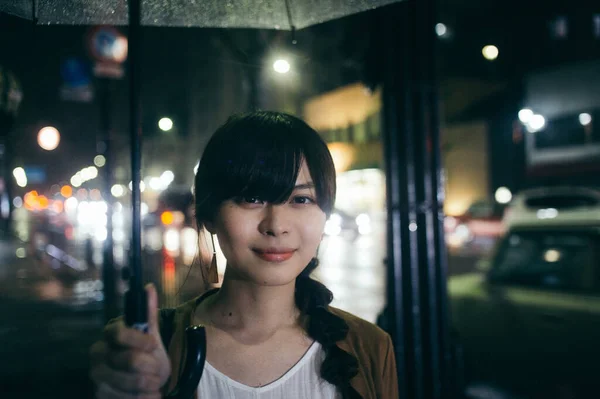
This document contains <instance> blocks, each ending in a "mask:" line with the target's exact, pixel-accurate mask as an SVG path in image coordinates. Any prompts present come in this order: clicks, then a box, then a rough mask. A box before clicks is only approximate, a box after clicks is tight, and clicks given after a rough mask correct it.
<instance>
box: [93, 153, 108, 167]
mask: <svg viewBox="0 0 600 399" xmlns="http://www.w3.org/2000/svg"><path fill="white" fill-rule="evenodd" d="M94 165H96V166H97V167H99V168H101V167H103V166H104V165H106V157H105V156H104V155H96V156H95V157H94Z"/></svg>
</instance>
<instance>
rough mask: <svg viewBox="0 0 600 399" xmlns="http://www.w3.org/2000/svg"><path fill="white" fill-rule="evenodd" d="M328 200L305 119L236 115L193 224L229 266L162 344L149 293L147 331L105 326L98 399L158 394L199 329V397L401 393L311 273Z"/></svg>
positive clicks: (376, 333) (205, 173) (378, 344)
mask: <svg viewBox="0 0 600 399" xmlns="http://www.w3.org/2000/svg"><path fill="white" fill-rule="evenodd" d="M334 201H335V169H334V165H333V161H332V158H331V155H330V153H329V151H328V149H327V146H326V144H325V143H324V142H323V140H322V139H321V138H320V136H319V135H318V134H317V133H316V132H315V131H314V130H313V129H311V128H310V127H309V126H308V125H307V124H305V123H304V122H302V121H301V120H299V119H297V118H295V117H292V116H289V115H286V114H280V113H275V112H255V113H251V114H247V115H243V116H237V117H232V118H231V119H230V120H229V121H228V122H227V123H226V124H225V125H223V126H222V127H221V128H219V129H218V130H217V132H216V133H215V134H214V136H213V137H212V138H211V140H210V141H209V143H208V144H207V146H206V149H205V150H204V154H203V156H202V159H201V161H200V165H199V167H198V172H197V174H196V181H195V202H196V220H197V223H198V226H199V228H205V229H206V230H207V231H208V232H209V233H210V234H214V235H216V236H217V238H218V241H219V244H220V247H221V249H222V251H223V254H224V255H225V257H226V259H227V268H226V272H225V275H224V278H223V283H222V286H221V288H220V289H217V290H212V291H209V292H207V293H205V294H204V295H202V296H201V297H200V298H198V299H196V300H194V301H191V302H189V303H187V304H184V305H182V306H181V307H179V308H178V309H177V310H176V312H175V316H174V321H173V326H174V327H173V329H174V331H173V334H172V338H171V339H170V342H169V343H168V345H167V347H168V348H166V349H165V347H164V346H163V344H162V343H161V337H160V333H159V331H160V329H159V325H158V324H159V321H158V315H157V299H156V298H157V297H156V291H155V289H154V288H153V287H152V286H150V287H147V291H148V298H149V300H148V302H149V303H148V314H149V325H150V333H149V334H147V335H145V334H142V333H140V332H138V331H135V330H132V329H129V328H127V327H126V326H125V325H124V324H123V322H122V321H117V322H115V323H112V324H110V325H109V326H108V327H107V329H106V334H105V338H104V339H103V340H102V341H101V342H98V343H96V344H95V345H94V347H93V348H92V358H93V363H92V364H93V365H92V378H93V380H94V381H95V382H96V384H97V396H98V397H99V398H134V397H135V398H160V397H161V392H162V393H164V392H169V390H170V389H172V388H173V387H174V386H175V384H176V382H177V377H178V376H179V372H180V363H181V358H182V355H183V346H184V344H185V336H184V330H185V328H186V327H188V326H190V325H193V324H199V325H203V326H204V327H205V328H206V336H207V355H206V364H205V368H204V374H203V376H202V379H201V380H200V384H199V386H198V391H197V397H198V398H236V399H237V398H239V399H243V398H260V399H271V398H287V399H300V398H310V399H330V398H331V399H333V398H336V399H337V398H344V399H346V398H363V399H371V398H384V399H392V398H397V397H398V387H397V375H396V364H395V358H394V351H393V347H392V343H391V339H390V337H389V335H387V334H386V333H385V332H383V331H382V330H380V329H379V328H378V327H376V326H374V325H372V324H370V323H368V322H366V321H364V320H361V319H359V318H357V317H355V316H353V315H351V314H349V313H346V312H343V311H341V310H339V309H336V308H333V307H330V306H329V303H330V302H331V301H332V293H331V292H330V291H329V290H328V289H327V288H326V287H325V286H324V285H323V284H321V283H319V282H318V281H316V280H313V279H312V278H310V274H311V272H312V271H313V270H314V269H315V268H316V267H317V265H318V261H317V259H316V254H317V249H318V246H319V243H320V242H321V239H322V238H323V230H324V226H325V221H326V220H327V217H328V215H329V214H330V213H331V211H332V209H333V205H334Z"/></svg>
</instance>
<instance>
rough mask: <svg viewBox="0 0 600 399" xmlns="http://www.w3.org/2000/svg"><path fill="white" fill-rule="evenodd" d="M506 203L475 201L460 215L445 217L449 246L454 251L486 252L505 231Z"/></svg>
mask: <svg viewBox="0 0 600 399" xmlns="http://www.w3.org/2000/svg"><path fill="white" fill-rule="evenodd" d="M505 207H506V206H505V205H503V204H500V203H498V202H494V201H487V200H480V201H475V202H474V203H472V204H471V206H469V208H468V209H467V211H466V212H465V213H463V214H462V215H460V216H447V217H446V218H445V219H444V232H445V235H446V242H447V245H448V247H449V248H450V250H451V251H453V252H461V251H463V252H464V251H468V252H480V253H481V252H486V251H489V250H491V248H492V247H493V246H494V244H495V243H496V240H498V238H499V237H501V236H502V234H503V233H504V231H505V229H504V225H503V223H502V218H503V217H504V211H505Z"/></svg>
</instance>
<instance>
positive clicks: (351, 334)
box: [329, 306, 390, 345]
mask: <svg viewBox="0 0 600 399" xmlns="http://www.w3.org/2000/svg"><path fill="white" fill-rule="evenodd" d="M329 311H330V312H331V313H333V314H335V315H336V316H338V317H340V318H342V319H343V320H344V321H345V322H346V324H348V336H347V338H346V339H349V340H351V341H360V342H361V343H373V344H376V345H380V344H381V343H382V342H385V341H388V340H389V339H390V336H389V334H388V333H387V332H385V331H384V330H382V329H381V328H380V327H378V326H377V325H375V324H373V323H371V322H369V321H367V320H365V319H362V318H360V317H358V316H355V315H353V314H352V313H349V312H346V311H344V310H342V309H339V308H336V307H333V306H330V307H329ZM363 341H364V342H363Z"/></svg>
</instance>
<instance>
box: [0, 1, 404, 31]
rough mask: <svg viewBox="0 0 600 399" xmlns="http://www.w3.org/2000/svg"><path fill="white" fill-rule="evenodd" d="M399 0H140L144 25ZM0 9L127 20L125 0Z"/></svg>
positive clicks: (277, 22) (64, 21) (256, 24)
mask: <svg viewBox="0 0 600 399" xmlns="http://www.w3.org/2000/svg"><path fill="white" fill-rule="evenodd" d="M398 1H399V0H142V1H141V3H142V4H141V9H142V15H141V23H142V25H147V26H183V27H205V28H258V29H285V30H290V29H292V26H293V27H294V28H296V29H302V28H306V27H308V26H311V25H315V24H319V23H322V22H325V21H329V20H332V19H336V18H341V17H345V16H347V15H351V14H356V13H359V12H361V11H366V10H370V9H374V8H378V7H382V6H385V5H388V4H392V3H397V2H398ZM0 12H6V13H9V14H13V15H17V16H20V17H23V18H28V19H35V20H36V21H37V23H38V24H48V25H50V24H60V25H71V24H72V25H127V23H128V22H127V21H128V19H127V15H128V2H127V1H126V0H86V1H80V0H19V1H14V0H0Z"/></svg>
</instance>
